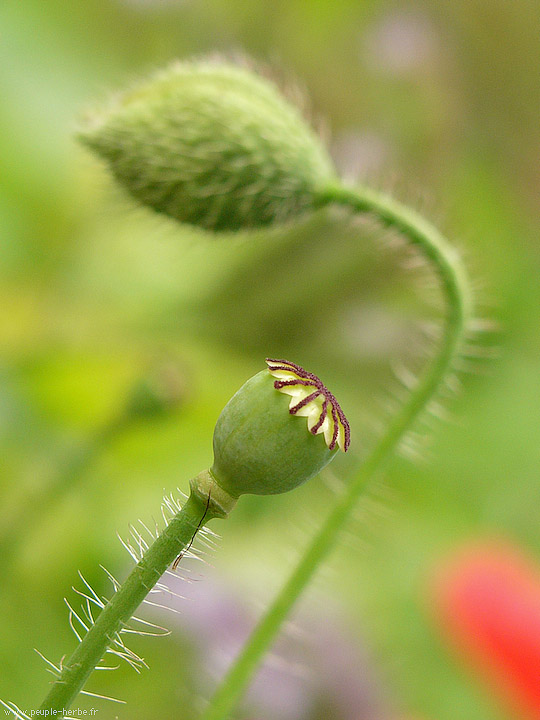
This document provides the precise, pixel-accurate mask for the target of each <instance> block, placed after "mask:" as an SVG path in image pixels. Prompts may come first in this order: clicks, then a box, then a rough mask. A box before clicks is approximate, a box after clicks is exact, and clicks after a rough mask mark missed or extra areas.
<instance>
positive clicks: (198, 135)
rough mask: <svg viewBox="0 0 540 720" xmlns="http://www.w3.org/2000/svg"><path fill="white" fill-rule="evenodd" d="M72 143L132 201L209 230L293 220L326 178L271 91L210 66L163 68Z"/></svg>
mask: <svg viewBox="0 0 540 720" xmlns="http://www.w3.org/2000/svg"><path fill="white" fill-rule="evenodd" d="M79 138H80V140H81V141H82V142H83V143H84V144H85V145H87V146H88V147H89V148H91V149H92V150H94V151H95V152H96V153H97V154H98V155H99V156H101V157H102V158H103V159H104V160H105V161H106V162H107V163H108V164H109V166H110V168H111V170H112V172H113V174H114V176H115V177H116V179H117V180H118V181H119V183H120V184H121V185H123V186H124V188H126V189H127V190H128V191H129V192H130V193H131V195H133V196H134V197H135V198H136V199H137V200H139V201H140V202H142V203H143V204H145V205H148V206H150V207H152V208H153V209H154V210H157V211H159V212H161V213H164V214H166V215H169V216H171V217H172V218H174V219H176V220H179V221H180V222H186V223H190V224H192V225H196V226H200V227H203V228H206V229H208V230H214V231H219V230H225V231H233V230H242V229H247V228H255V227H263V226H267V225H271V224H273V223H277V222H282V221H286V220H289V219H292V218H295V217H296V216H298V215H299V214H300V213H302V212H305V211H306V210H309V209H311V208H312V207H313V204H314V193H315V192H316V190H317V189H319V188H320V187H321V186H324V185H326V184H327V183H328V181H329V180H331V179H333V178H334V175H335V173H334V171H333V169H332V164H331V161H330V160H329V158H328V155H327V153H326V151H325V148H324V147H323V145H322V143H321V142H320V140H319V138H318V137H317V136H316V135H315V133H314V132H313V131H312V130H311V128H310V127H309V126H308V125H307V123H306V122H305V121H304V119H303V118H302V116H301V113H300V112H299V110H298V109H297V108H296V107H295V106H293V105H292V104H290V103H289V102H287V101H286V100H285V98H284V97H283V96H282V95H281V94H280V93H279V92H278V90H277V88H276V87H275V86H274V84H273V83H271V82H270V81H269V80H267V79H265V78H263V77H261V76H259V75H256V74H255V73H254V72H252V71H250V70H249V69H247V68H244V67H240V66H235V65H230V64H224V63H218V62H215V61H214V62H212V61H201V62H186V63H180V62H178V63H175V64H173V65H171V66H170V67H169V68H167V69H166V70H163V71H161V72H159V73H157V74H156V75H154V76H153V77H151V78H150V79H149V80H148V81H146V82H142V83H141V84H140V85H138V86H137V87H135V88H134V89H132V90H129V91H127V92H125V93H124V94H121V95H119V96H118V97H117V98H116V100H115V101H114V102H113V103H112V104H111V106H110V107H108V108H107V109H106V110H105V111H104V112H103V113H100V114H98V115H96V116H95V117H94V118H93V119H92V121H91V122H89V124H88V127H86V128H85V129H83V130H82V132H80V133H79Z"/></svg>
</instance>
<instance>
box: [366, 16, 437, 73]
mask: <svg viewBox="0 0 540 720" xmlns="http://www.w3.org/2000/svg"><path fill="white" fill-rule="evenodd" d="M364 42H365V44H364V49H365V55H366V62H367V63H368V64H369V65H370V66H372V67H374V68H376V69H380V70H384V71H386V72H390V73H394V74H396V75H407V74H409V73H414V72H417V71H419V70H422V69H424V68H425V67H426V66H428V67H429V65H430V63H432V62H433V61H434V60H435V58H436V54H437V44H438V43H437V35H436V32H435V30H434V28H433V26H432V24H431V23H430V22H429V20H428V19H427V18H426V17H425V16H424V15H421V14H419V13H413V12H410V11H404V12H402V11H400V12H393V13H391V14H388V15H386V16H385V17H383V18H382V19H381V20H380V21H379V23H378V24H376V25H375V26H374V27H373V28H372V29H371V31H370V32H368V33H367V35H366V37H365V39H364Z"/></svg>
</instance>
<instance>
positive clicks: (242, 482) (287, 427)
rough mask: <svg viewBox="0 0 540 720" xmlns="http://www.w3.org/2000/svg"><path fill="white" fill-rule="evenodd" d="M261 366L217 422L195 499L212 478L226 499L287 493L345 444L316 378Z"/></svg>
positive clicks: (275, 363) (338, 414)
mask: <svg viewBox="0 0 540 720" xmlns="http://www.w3.org/2000/svg"><path fill="white" fill-rule="evenodd" d="M266 362H267V365H268V368H267V369H266V370H262V371H261V372H259V373H257V375H254V376H253V377H252V378H251V379H250V380H248V381H247V382H246V383H245V384H244V385H243V386H242V387H241V388H240V390H238V392H237V393H236V394H235V395H234V396H233V397H232V398H231V400H230V401H229V402H228V403H227V405H226V406H225V408H224V410H223V412H222V413H221V415H220V416H219V418H218V421H217V423H216V427H215V430H214V464H213V465H212V467H211V468H210V470H209V471H205V472H204V473H201V475H200V476H198V479H197V478H196V479H195V481H194V482H195V488H194V489H197V485H198V484H199V487H198V492H199V494H200V495H201V496H204V495H207V494H208V491H209V489H210V486H211V485H212V484H213V482H214V481H215V483H216V484H217V486H219V490H218V492H219V491H221V490H223V491H225V494H226V495H228V496H230V497H231V498H237V497H238V496H239V495H243V494H245V493H252V494H255V495H273V494H276V493H282V492H287V491H288V490H292V489H293V488H295V487H297V486H298V485H300V484H302V483H303V482H305V481H306V480H309V479H310V478H311V477H313V476H314V475H316V474H317V473H318V472H319V471H320V470H322V468H323V467H324V466H325V465H327V464H328V463H329V462H330V460H332V458H333V457H334V456H335V454H336V452H337V449H338V448H341V449H342V450H343V451H346V450H347V449H348V447H349V443H350V431H349V424H348V422H347V419H346V417H345V415H344V414H343V411H342V410H341V407H340V406H339V403H338V402H337V400H336V398H335V397H334V396H333V395H332V393H331V392H330V391H329V390H328V389H327V388H326V387H325V386H324V385H323V383H322V382H321V381H320V380H319V378H318V377H317V376H316V375H313V373H309V372H307V371H306V370H304V369H303V368H301V367H300V366H299V365H296V364H294V363H291V362H288V361H286V360H270V359H268V360H267V361H266ZM192 487H193V484H192ZM214 499H215V500H216V501H218V502H219V498H217V497H215V498H214Z"/></svg>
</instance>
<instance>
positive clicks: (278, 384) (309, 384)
mask: <svg viewBox="0 0 540 720" xmlns="http://www.w3.org/2000/svg"><path fill="white" fill-rule="evenodd" d="M289 385H305V386H306V387H316V388H318V385H315V383H314V382H313V381H310V380H300V379H299V378H295V379H294V380H276V381H275V382H274V387H275V388H276V390H279V389H280V388H282V387H287V386H289Z"/></svg>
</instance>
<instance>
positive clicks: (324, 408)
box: [310, 398, 328, 435]
mask: <svg viewBox="0 0 540 720" xmlns="http://www.w3.org/2000/svg"><path fill="white" fill-rule="evenodd" d="M327 410H328V400H327V398H324V402H323V404H322V410H321V414H320V415H319V419H318V420H317V422H316V423H315V425H314V426H313V427H312V428H311V430H310V432H311V433H313V435H316V434H317V430H318V429H319V428H320V427H321V425H322V424H323V422H324V420H325V418H326V412H327Z"/></svg>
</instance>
